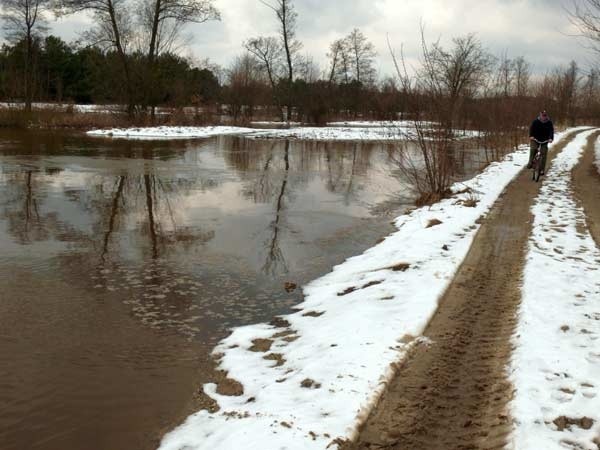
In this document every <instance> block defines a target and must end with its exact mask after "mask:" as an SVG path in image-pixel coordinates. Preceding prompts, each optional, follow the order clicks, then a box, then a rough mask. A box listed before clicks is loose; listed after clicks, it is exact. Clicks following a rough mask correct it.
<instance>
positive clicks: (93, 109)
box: [0, 102, 125, 114]
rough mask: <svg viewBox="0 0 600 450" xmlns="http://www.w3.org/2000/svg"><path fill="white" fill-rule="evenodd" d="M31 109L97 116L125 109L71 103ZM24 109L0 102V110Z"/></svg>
mask: <svg viewBox="0 0 600 450" xmlns="http://www.w3.org/2000/svg"><path fill="white" fill-rule="evenodd" d="M31 106H32V108H33V109H38V110H44V109H48V110H57V111H62V112H66V111H69V110H71V111H74V112H80V113H98V114H100V113H101V114H112V113H118V112H124V109H125V107H124V106H122V105H75V104H72V103H41V102H36V103H32V105H31ZM23 108H25V104H24V103H17V102H0V109H23Z"/></svg>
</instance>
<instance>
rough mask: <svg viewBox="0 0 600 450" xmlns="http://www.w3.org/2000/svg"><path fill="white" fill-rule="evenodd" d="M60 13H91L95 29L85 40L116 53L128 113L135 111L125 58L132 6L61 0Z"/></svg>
mask: <svg viewBox="0 0 600 450" xmlns="http://www.w3.org/2000/svg"><path fill="white" fill-rule="evenodd" d="M59 7H60V14H73V13H77V12H84V11H86V12H90V13H92V15H93V17H94V21H95V27H94V28H92V29H91V30H89V31H88V32H87V33H85V37H86V39H87V40H88V41H89V42H90V43H92V44H94V45H101V46H105V47H108V48H110V49H112V50H115V51H116V53H117V55H118V57H119V61H121V68H122V70H123V76H124V78H125V79H124V82H125V83H124V84H125V89H126V94H127V111H128V113H129V115H130V116H132V115H133V114H134V111H135V99H134V88H133V79H132V73H131V67H130V64H129V60H128V57H127V52H128V45H129V43H130V40H131V37H132V34H133V31H132V23H131V16H132V14H133V11H132V8H131V4H130V3H128V2H127V0H60V4H59Z"/></svg>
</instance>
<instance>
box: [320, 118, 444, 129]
mask: <svg viewBox="0 0 600 450" xmlns="http://www.w3.org/2000/svg"><path fill="white" fill-rule="evenodd" d="M421 123H422V124H423V125H430V124H433V122H421ZM413 124H414V122H413V121H411V120H348V121H345V122H327V126H328V127H362V128H369V127H388V128H389V127H401V128H409V127H410V128H412V127H413V126H414V125H413Z"/></svg>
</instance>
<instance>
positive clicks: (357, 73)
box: [345, 28, 377, 83]
mask: <svg viewBox="0 0 600 450" xmlns="http://www.w3.org/2000/svg"><path fill="white" fill-rule="evenodd" d="M345 44H346V48H347V51H348V53H349V54H350V58H351V59H352V75H353V78H354V80H356V81H357V82H358V83H370V82H372V81H374V79H375V68H374V67H373V59H374V58H375V56H376V55H377V53H376V52H375V47H374V46H373V44H372V43H371V42H369V40H368V39H367V38H366V36H365V35H364V34H363V33H362V31H360V30H359V29H358V28H355V29H354V30H352V31H351V32H350V34H349V35H348V36H347V37H346V38H345Z"/></svg>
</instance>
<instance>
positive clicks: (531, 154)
mask: <svg viewBox="0 0 600 450" xmlns="http://www.w3.org/2000/svg"><path fill="white" fill-rule="evenodd" d="M539 146H540V144H538V143H537V142H535V141H531V145H530V147H529V164H528V165H529V166H531V165H532V164H533V158H535V154H536V153H537V149H538V147H539ZM541 146H542V148H541V149H540V153H541V154H542V161H541V170H542V172H545V171H546V158H547V156H548V143H545V144H541Z"/></svg>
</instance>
